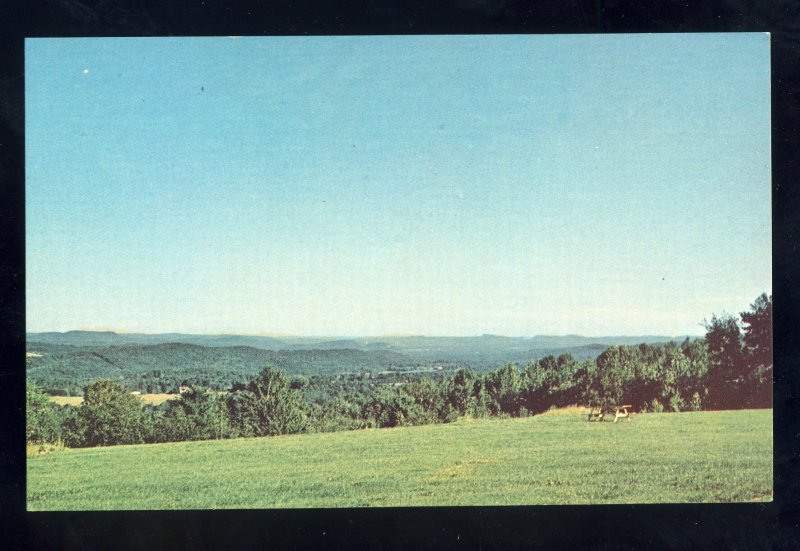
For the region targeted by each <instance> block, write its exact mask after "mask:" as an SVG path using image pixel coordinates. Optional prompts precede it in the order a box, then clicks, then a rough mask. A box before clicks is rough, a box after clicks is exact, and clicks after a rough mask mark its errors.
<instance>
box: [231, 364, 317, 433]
mask: <svg viewBox="0 0 800 551" xmlns="http://www.w3.org/2000/svg"><path fill="white" fill-rule="evenodd" d="M227 402H228V411H229V414H230V421H231V425H232V426H233V427H234V429H236V431H237V432H238V434H239V435H241V436H274V435H278V434H292V433H296V432H301V431H303V430H304V429H305V428H306V423H307V414H306V411H305V403H304V401H303V399H302V397H301V395H300V393H299V392H298V391H297V390H293V389H291V388H290V386H289V381H288V380H287V379H286V376H285V375H284V373H283V372H282V371H278V370H277V369H275V368H273V367H266V368H264V369H263V370H262V371H261V373H259V374H258V376H256V377H254V378H253V379H251V381H250V383H249V384H248V385H247V386H246V387H244V388H239V389H234V391H233V392H231V393H230V394H229V395H228V400H227Z"/></svg>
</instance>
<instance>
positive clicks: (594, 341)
mask: <svg viewBox="0 0 800 551" xmlns="http://www.w3.org/2000/svg"><path fill="white" fill-rule="evenodd" d="M686 338H690V339H695V338H699V337H697V336H693V335H679V336H665V335H639V336H637V335H633V336H628V335H622V336H605V337H584V336H582V335H563V336H562V335H536V336H533V337H506V336H501V335H490V334H484V335H481V336H477V337H472V336H465V337H435V336H434V337H429V336H374V337H341V338H331V337H324V336H320V337H294V336H285V337H280V338H279V337H269V336H260V335H197V334H189V333H156V334H147V333H116V332H114V331H79V330H78V331H67V332H64V333H59V332H45V333H26V340H27V341H28V342H41V343H46V344H61V345H72V346H123V345H130V344H167V343H182V344H195V345H198V346H209V347H232V346H248V347H252V348H260V349H262V350H313V349H316V350H334V349H338V350H341V349H354V350H375V349H385V348H395V349H398V350H414V349H417V350H419V349H427V350H435V349H438V350H445V349H451V348H458V349H462V350H463V349H465V348H466V349H474V348H481V349H486V348H503V349H510V350H518V351H521V350H529V349H557V348H575V347H582V346H589V345H598V344H602V345H606V346H619V345H628V346H634V345H638V344H640V343H648V344H655V343H662V342H669V341H675V342H681V341H683V340H684V339H686Z"/></svg>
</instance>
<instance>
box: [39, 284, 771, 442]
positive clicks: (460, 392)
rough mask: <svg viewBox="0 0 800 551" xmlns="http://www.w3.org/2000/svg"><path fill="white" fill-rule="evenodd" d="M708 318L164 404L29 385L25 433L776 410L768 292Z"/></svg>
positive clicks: (266, 429) (138, 434) (131, 438)
mask: <svg viewBox="0 0 800 551" xmlns="http://www.w3.org/2000/svg"><path fill="white" fill-rule="evenodd" d="M705 325H706V335H705V338H704V339H695V340H691V339H686V340H685V341H683V342H682V343H680V344H677V343H667V344H640V345H638V346H611V347H609V348H607V349H606V350H605V351H603V353H602V354H600V355H599V356H598V357H597V358H596V359H594V360H592V359H586V360H583V361H580V360H577V359H576V358H574V357H573V356H572V355H571V354H568V353H565V354H561V355H559V356H558V357H555V356H553V355H549V356H546V357H544V358H541V359H539V360H537V361H534V362H529V363H528V364H527V365H525V366H524V367H522V368H520V367H519V366H518V365H517V364H507V365H505V366H503V367H501V368H499V369H497V370H495V371H490V372H488V373H475V372H473V371H472V370H470V369H468V368H465V369H460V370H458V371H457V372H455V373H439V374H438V375H435V374H434V375H429V374H425V375H422V374H412V373H396V374H394V375H393V376H392V377H391V378H388V379H387V378H385V377H378V376H376V375H375V374H374V373H372V372H366V371H365V372H362V373H350V374H344V375H342V374H340V375H337V376H319V375H314V376H311V377H306V376H295V377H290V376H287V375H286V374H285V373H284V372H283V371H281V370H279V369H276V368H274V367H266V368H264V369H262V370H261V371H260V372H259V373H258V374H256V375H254V376H252V377H250V379H249V380H248V381H246V382H243V383H235V384H234V385H232V386H231V387H230V389H229V390H228V391H227V392H225V393H221V392H215V391H211V390H208V389H207V388H203V387H202V386H201V385H194V386H192V387H191V388H190V389H189V390H188V391H186V392H184V393H183V394H182V395H181V399H178V400H170V401H168V402H166V403H164V404H162V405H160V406H152V405H145V406H143V405H142V403H141V401H140V400H139V399H138V398H136V396H134V395H132V394H131V393H130V389H129V388H126V387H124V386H123V385H122V384H121V383H119V382H116V381H110V380H100V381H96V382H94V383H92V384H90V385H88V386H87V387H86V388H85V389H84V393H83V395H84V403H83V405H81V406H79V407H71V406H64V407H59V406H55V405H54V404H52V403H51V402H50V401H49V400H48V398H47V396H46V395H45V394H44V393H43V392H42V391H41V389H40V388H38V387H36V385H34V384H29V386H28V389H27V420H28V423H27V432H26V437H27V439H28V441H29V442H34V443H41V442H53V441H56V440H60V441H62V442H63V443H64V444H66V445H67V446H70V447H85V446H105V445H112V444H137V443H148V442H175V441H186V440H207V439H219V438H236V437H251V436H273V435H280V434H293V433H299V432H318V431H337V430H353V429H363V428H381V427H397V426H409V425H422V424H430V423H446V422H451V421H454V420H456V419H458V418H460V417H464V416H471V417H490V416H500V417H503V416H513V417H518V416H527V415H533V414H538V413H541V412H543V411H546V410H547V409H549V408H552V407H563V406H568V405H573V404H579V405H587V406H588V405H592V406H599V407H604V408H609V407H612V406H613V405H616V404H621V403H623V402H624V403H628V404H632V405H633V407H634V409H636V410H638V411H656V412H660V411H686V410H691V411H696V410H701V409H719V408H726V409H728V408H732V409H736V408H751V407H771V405H772V298H771V297H768V296H767V295H762V296H760V297H758V298H757V299H756V301H755V302H754V303H753V304H752V305H751V307H750V310H748V311H747V312H743V313H741V317H740V320H739V319H737V318H735V317H733V316H730V315H725V314H724V315H721V316H713V317H712V318H711V320H710V321H707V322H706V324H705Z"/></svg>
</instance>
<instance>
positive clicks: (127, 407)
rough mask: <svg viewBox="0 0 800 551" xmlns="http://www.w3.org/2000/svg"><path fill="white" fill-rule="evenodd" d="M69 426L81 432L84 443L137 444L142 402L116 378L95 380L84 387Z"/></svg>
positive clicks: (141, 435)
mask: <svg viewBox="0 0 800 551" xmlns="http://www.w3.org/2000/svg"><path fill="white" fill-rule="evenodd" d="M73 429H76V430H77V431H83V443H82V445H85V446H110V445H114V444H141V443H142V442H144V436H145V427H144V424H143V416H142V402H141V401H140V400H139V399H138V398H136V396H133V395H132V394H131V393H130V392H128V390H127V389H125V387H123V386H122V385H121V384H120V383H118V382H116V381H108V380H103V381H97V382H95V383H92V384H90V385H89V386H87V387H86V389H85V390H84V393H83V405H82V406H81V407H79V408H77V419H76V422H75V425H74V427H73Z"/></svg>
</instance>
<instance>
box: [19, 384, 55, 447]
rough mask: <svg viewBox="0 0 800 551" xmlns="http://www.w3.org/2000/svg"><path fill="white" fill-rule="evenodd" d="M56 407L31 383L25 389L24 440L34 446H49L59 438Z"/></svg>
mask: <svg viewBox="0 0 800 551" xmlns="http://www.w3.org/2000/svg"><path fill="white" fill-rule="evenodd" d="M56 407H58V406H56V405H55V404H53V403H52V402H50V399H49V398H48V397H47V395H46V394H45V393H44V392H42V390H41V389H40V388H39V387H38V386H36V384H34V383H32V382H28V383H27V385H26V387H25V440H26V441H27V442H30V443H36V444H51V443H54V442H56V441H57V440H58V439H59V438H60V437H61V427H60V424H59V418H58V414H57V412H56V409H55V408H56Z"/></svg>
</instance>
